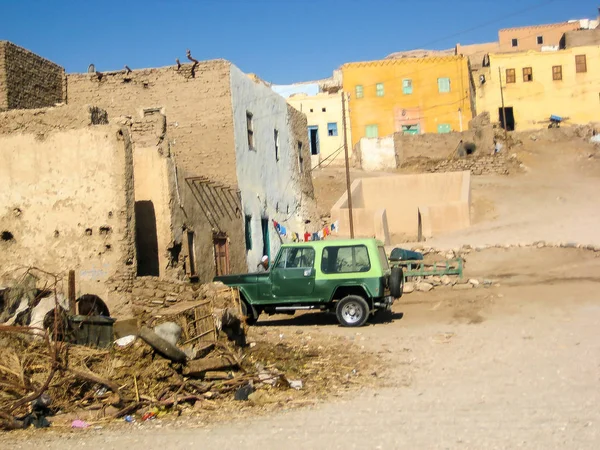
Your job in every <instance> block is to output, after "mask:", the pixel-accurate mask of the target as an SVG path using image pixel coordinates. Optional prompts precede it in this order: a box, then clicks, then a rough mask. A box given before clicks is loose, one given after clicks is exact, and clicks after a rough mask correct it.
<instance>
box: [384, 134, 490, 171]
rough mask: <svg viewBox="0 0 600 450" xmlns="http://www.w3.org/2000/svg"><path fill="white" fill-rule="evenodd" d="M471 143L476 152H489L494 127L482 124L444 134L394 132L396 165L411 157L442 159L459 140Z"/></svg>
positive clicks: (453, 149) (456, 145)
mask: <svg viewBox="0 0 600 450" xmlns="http://www.w3.org/2000/svg"><path fill="white" fill-rule="evenodd" d="M461 141H462V142H463V143H467V142H469V143H473V144H475V147H476V152H478V153H484V154H487V153H491V151H492V150H493V148H494V128H493V126H492V125H489V124H487V125H484V126H481V127H479V128H475V129H470V130H468V131H463V132H462V133H460V132H454V133H446V134H434V133H430V134H418V135H414V136H410V135H404V134H402V133H395V134H394V147H395V149H396V161H397V163H398V167H400V166H402V164H403V163H404V162H406V161H407V160H409V159H411V158H420V157H425V158H431V159H443V158H447V157H449V156H451V155H452V153H453V152H454V151H455V150H456V148H457V147H458V145H459V144H460V142H461Z"/></svg>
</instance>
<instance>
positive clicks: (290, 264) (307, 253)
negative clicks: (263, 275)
mask: <svg viewBox="0 0 600 450" xmlns="http://www.w3.org/2000/svg"><path fill="white" fill-rule="evenodd" d="M314 265H315V249H314V248H310V247H295V248H284V249H283V251H282V252H281V256H280V257H279V259H278V260H277V264H276V265H275V267H276V268H277V269H308V268H312V267H314Z"/></svg>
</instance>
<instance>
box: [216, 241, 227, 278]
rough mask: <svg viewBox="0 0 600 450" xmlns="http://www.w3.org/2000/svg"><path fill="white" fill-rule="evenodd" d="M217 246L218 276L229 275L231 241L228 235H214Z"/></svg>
mask: <svg viewBox="0 0 600 450" xmlns="http://www.w3.org/2000/svg"><path fill="white" fill-rule="evenodd" d="M213 244H214V247H215V269H216V273H217V276H218V277H219V276H221V275H229V274H230V273H231V270H230V267H229V241H228V239H227V236H222V235H216V236H214V237H213Z"/></svg>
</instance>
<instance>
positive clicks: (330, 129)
mask: <svg viewBox="0 0 600 450" xmlns="http://www.w3.org/2000/svg"><path fill="white" fill-rule="evenodd" d="M337 135H338V131H337V122H330V123H328V124H327V136H337Z"/></svg>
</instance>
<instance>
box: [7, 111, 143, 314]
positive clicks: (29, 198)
mask: <svg viewBox="0 0 600 450" xmlns="http://www.w3.org/2000/svg"><path fill="white" fill-rule="evenodd" d="M94 111H96V112H97V110H94ZM91 122H92V113H91V112H90V111H89V110H87V109H82V108H69V107H59V108H49V109H40V110H27V111H25V110H16V111H8V112H5V113H1V114H0V159H1V160H2V164H0V184H1V185H2V186H3V189H2V190H0V233H1V236H2V239H1V240H0V254H1V255H2V257H1V258H0V277H2V278H7V279H10V278H11V274H14V273H16V271H18V270H19V268H24V267H25V268H26V267H30V266H35V267H38V268H40V269H43V270H46V271H48V272H52V273H57V274H61V275H62V276H64V275H65V273H66V272H67V271H68V270H75V272H76V285H77V293H78V294H79V295H81V294H86V293H89V294H96V295H99V296H101V297H102V298H103V299H104V300H105V301H106V302H107V303H108V305H109V307H112V306H114V305H115V304H118V303H121V302H122V300H123V295H122V293H123V292H124V291H126V290H127V289H128V286H130V285H131V282H132V280H133V275H134V273H133V268H134V267H135V252H134V235H133V224H134V218H133V210H134V203H133V202H134V197H133V159H132V150H131V142H130V139H129V132H128V130H127V129H126V128H122V127H121V126H118V125H96V126H94V125H91Z"/></svg>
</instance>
